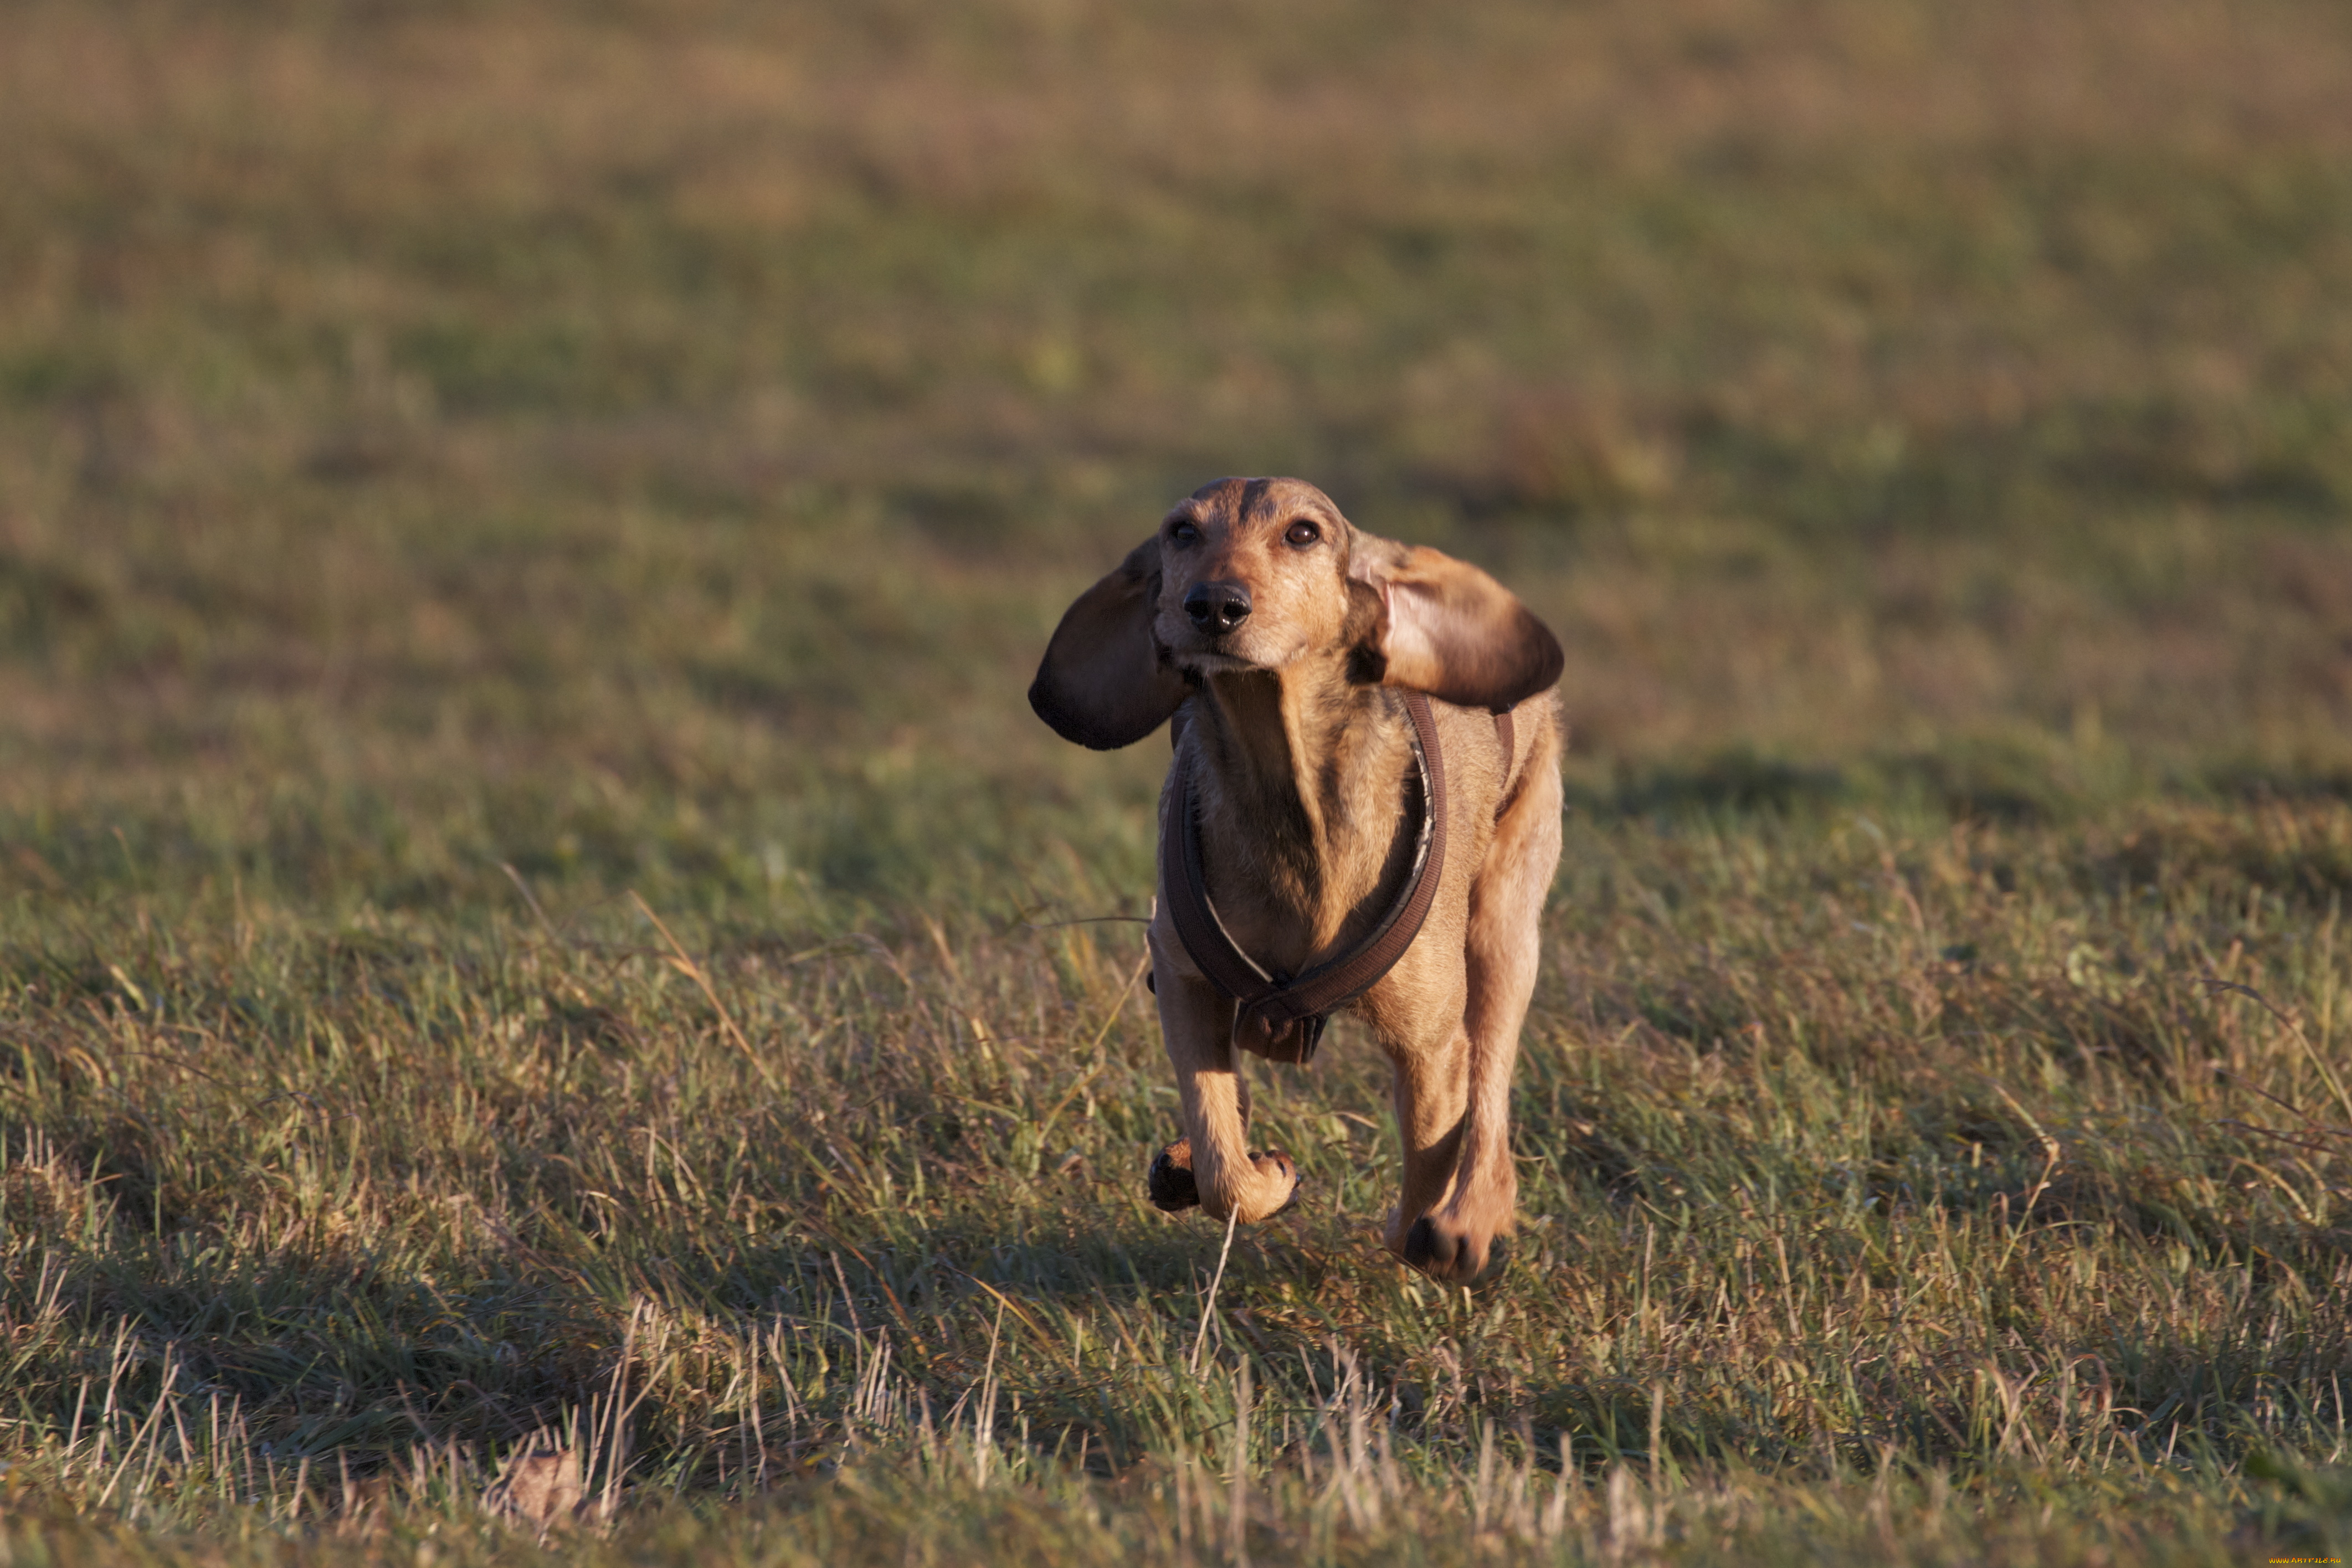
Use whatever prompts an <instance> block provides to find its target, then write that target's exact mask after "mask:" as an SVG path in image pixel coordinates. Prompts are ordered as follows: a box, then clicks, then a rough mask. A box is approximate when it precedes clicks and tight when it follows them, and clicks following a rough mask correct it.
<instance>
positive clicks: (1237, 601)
mask: <svg viewBox="0 0 2352 1568" xmlns="http://www.w3.org/2000/svg"><path fill="white" fill-rule="evenodd" d="M1249 612H1250V596H1249V590H1248V589H1246V588H1244V587H1243V586H1242V585H1241V584H1240V583H1238V582H1196V583H1194V584H1193V585H1192V592H1190V593H1188V594H1186V595H1185V596H1184V613H1185V614H1187V615H1189V616H1191V617H1192V624H1193V625H1195V626H1198V627H1199V628H1200V629H1201V630H1202V631H1203V632H1230V631H1232V630H1233V629H1234V627H1236V626H1238V625H1240V624H1241V623H1242V622H1244V621H1246V620H1248V619H1249Z"/></svg>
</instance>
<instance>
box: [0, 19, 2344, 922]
mask: <svg viewBox="0 0 2352 1568" xmlns="http://www.w3.org/2000/svg"><path fill="white" fill-rule="evenodd" d="M2347 82H2352V10H2347V8H2346V7H2344V6H2343V5H2340V4H2336V3H2335V0H2242V3H2237V4H2229V5H2223V4H2218V3H2207V0H2074V3H2072V4H2063V5H2053V4H2049V3H2046V0H2032V3H2028V0H1983V3H1979V4H1973V5H1937V4H1927V3H1913V0H1811V3H1799V0H1600V3H1595V4H1584V5H1561V4H1551V3H1544V4H1538V3H1534V0H1488V3H1486V4H1482V5H1475V6H1469V7H1445V8H1439V7H1429V6H1423V5H1407V4H1402V3H1396V4H1389V3H1385V0H1348V3H1345V4H1342V3H1339V0H1300V3H1297V4H1287V5H1279V6H1268V5H1244V4H1239V3H1231V4H1228V3H1222V0H1171V3H1158V0H1155V3H1148V4H1138V3H1124V0H1123V3H1119V4H1111V3H1108V0H1100V3H1097V0H991V3H982V4H968V5H954V6H941V5H929V4H925V5H916V4H911V3H906V4H900V3H883V4H869V5H796V4H776V3H766V0H763V3H761V4H756V5H754V4H742V5H733V4H727V3H724V0H668V3H664V4H651V3H644V4H638V3H633V0H577V3H573V4H557V3H554V0H546V3H530V0H516V3H511V4H498V5H489V4H463V3H455V0H453V3H446V4H437V3H432V0H419V3H416V4H389V3H381V4H380V3H372V0H344V3H340V4H332V3H315V4H294V3H290V0H289V3H286V4H271V3H267V0H253V3H247V4H212V5H194V4H184V5H173V4H99V3H94V0H74V3H72V4H63V3H59V4H45V3H42V0H11V3H9V4H7V5H5V6H0V890H5V889H7V888H9V887H10V885H11V884H13V887H14V890H15V891H16V892H17V893H19V894H39V893H44V892H47V893H56V892H58V891H60V890H62V889H66V888H72V889H75V890H77V891H78V892H80V893H88V894H99V895H102V894H105V893H106V892H107V891H108V890H110V889H115V890H123V889H129V890H136V891H138V892H139V893H141V894H142V895H156V896H163V895H167V894H175V893H177V894H187V895H190V896H196V895H200V894H201V895H205V896H221V897H226V896H229V895H230V894H232V893H233V894H234V895H235V896H236V897H237V898H239V899H276V900H279V901H287V902H292V903H300V904H314V905H318V906H321V907H353V906H357V905H360V904H366V905H369V906H372V907H376V908H381V909H387V910H392V909H400V908H415V909H425V908H431V909H436V910H443V911H448V910H456V911H459V912H462V911H463V910H464V909H466V908H467V907H469V906H472V905H475V904H482V903H484V902H486V901H492V900H499V899H506V898H508V897H509V883H508V879H507V876H506V873H504V872H503V871H502V870H501V869H500V868H501V865H502V863H503V864H510V865H512V866H514V867H515V868H517V870H518V871H520V873H522V874H523V875H524V876H525V877H526V878H528V879H529V880H530V883H532V884H533V885H536V886H541V887H542V888H547V889H550V890H551V893H550V896H551V897H553V896H557V895H563V896H570V895H572V894H577V895H578V896H580V897H581V898H593V897H594V896H596V895H598V894H600V893H609V892H613V891H616V890H618V889H620V888H623V887H641V888H644V889H646V892H647V894H648V895H649V896H652V897H655V898H656V901H665V900H666V901H667V902H668V903H669V904H671V905H673V906H675V905H678V904H704V905H706V906H709V907H710V908H713V909H715V908H718V907H719V906H722V905H724V906H727V907H740V906H744V905H746V904H748V905H749V906H750V907H753V908H757V909H760V910H762V911H766V912H767V914H766V915H763V916H762V917H763V918H774V919H780V920H797V921H803V922H807V923H812V924H816V925H823V924H826V923H827V922H828V921H830V920H831V919H833V918H835V916H833V915H827V914H826V913H825V911H827V910H836V909H842V908H846V907H849V906H852V905H864V906H872V905H877V904H879V905H900V906H903V905H904V904H907V903H908V902H909V901H918V902H924V901H931V900H940V899H955V900H960V901H962V902H963V903H964V904H965V905H966V906H969V907H975V908H991V909H999V910H1001V909H1004V908H1007V907H1011V906H1016V905H1027V904H1034V903H1039V902H1049V901H1051V899H1052V898H1054V897H1061V896H1068V895H1069V894H1070V890H1071V889H1074V888H1075V889H1078V890H1080V891H1081V892H1083V893H1085V894H1087V896H1092V897H1095V898H1097V900H1107V901H1109V902H1110V904H1119V905H1133V904H1138V903H1139V901H1140V899H1141V897H1142V895H1143V892H1144V890H1145V889H1146V888H1147V887H1148V867H1149V863H1150V862H1149V857H1150V833H1149V816H1150V801H1151V800H1152V797H1153V792H1154V790H1155V789H1156V781H1157V778H1158V774H1159V771H1160V767H1161V765H1162V763H1163V761H1164V752H1163V751H1162V750H1161V749H1160V747H1158V746H1157V745H1156V744H1146V745H1143V746H1139V747H1135V748H1134V749H1133V750H1132V751H1131V752H1129V753H1126V754H1121V755H1120V756H1118V757H1117V758H1098V757H1094V756H1091V755H1088V754H1086V753H1082V752H1079V751H1077V750H1076V749H1075V748H1072V747H1066V746H1065V745H1064V744H1062V743H1061V742H1059V741H1057V740H1055V738H1054V737H1052V736H1051V735H1050V734H1049V733H1048V732H1047V731H1046V730H1045V727H1043V726H1042V725H1040V724H1038V723H1037V722H1036V721H1035V720H1034V718H1033V717H1032V716H1030V715H1029V713H1028V712H1027V709H1026V706H1025V705H1024V701H1023V695H1022V694H1023V691H1024V687H1025V685H1026V683H1027V680H1028V677H1029V674H1030V672H1031V670H1032V669H1033V667H1034V661H1035V658H1036V655H1037V653H1038V651H1039V650H1040V648H1041V647H1042V645H1043V643H1044V640H1045V634H1046V632H1048V631H1049V630H1050V629H1051V627H1052V624H1053V622H1054V620H1055V617H1056V616H1057V614H1058V613H1059V612H1060V610H1061V608H1062V606H1063V605H1064V604H1065V603H1066V601H1067V600H1068V599H1069V597H1070V596H1071V595H1072V594H1074V593H1075V592H1076V591H1078V590H1079V589H1081V588H1082V587H1083V586H1084V585H1085V584H1086V583H1087V582H1088V581H1090V580H1093V578H1094V577H1095V576H1096V575H1097V574H1098V573H1099V572H1100V571H1102V570H1105V569H1106V568H1107V567H1108V565H1109V564H1111V563H1112V562H1113V561H1114V560H1116V559H1117V558H1118V555H1119V553H1120V552H1121V551H1123V550H1124V549H1126V548H1128V547H1129V545H1131V544H1132V543H1133V542H1134V541H1135V540H1136V539H1137V538H1140V537H1141V536H1142V535H1143V534H1144V532H1145V531H1147V530H1148V529H1149V528H1150V527H1151V526H1152V524H1153V522H1154V520H1155V519H1156V518H1157V517H1158V516H1159V514H1160V511H1161V510H1162V509H1163V508H1164V507H1166V506H1167V504H1168V503H1169V502H1170V501H1171V499H1173V498H1174V497H1178V496H1181V495H1182V494H1184V493H1185V492H1187V491H1189V490H1191V489H1192V488H1193V487H1194V486H1197V485H1199V484H1200V483H1202V482H1203V481H1204V480H1206V479H1208V478H1211V477H1213V476H1218V475H1221V474H1227V473H1265V472H1286V473H1293V474H1297V475H1299V476H1304V477H1307V478H1308V479H1311V480H1313V481H1315V482H1316V483H1318V484H1320V485H1322V486H1324V487H1325V488H1326V489H1328V491H1330V492H1331V494H1332V495H1333V496H1334V497H1337V498H1338V499H1339V502H1340V504H1341V505H1342V507H1344V508H1345V509H1346V510H1347V511H1348V512H1349V515H1350V516H1351V517H1353V518H1354V519H1355V521H1357V522H1358V523H1359V524H1360V525H1362V526H1364V527H1367V528H1371V529H1374V530H1376V531H1379V532H1381V533H1386V534H1390V535H1393V536H1397V537H1401V538H1409V539H1414V540H1419V541H1424V542H1428V543H1433V544H1435V545H1437V546H1439V547H1441V548H1443V549H1448V550H1451V551H1454V552H1456V553H1458V554H1461V555H1463V556H1465V557H1467V558H1469V559H1474V560H1476V561H1479V562H1480V563H1482V564H1484V565H1486V566H1487V567H1489V568H1490V569H1492V570H1495V571H1496V572H1497V573H1498V574H1499V575H1501V576H1503V577H1504V578H1505V579H1506V580H1508V581H1509V582H1511V583H1512V584H1513V585H1514V586H1515V587H1517V589H1518V590H1519V591H1521V592H1522V594H1523V595H1524V596H1525V597H1526V598H1527V599H1528V601H1530V602H1531V603H1532V604H1533V605H1534V606H1535V607H1536V608H1537V609H1538V611H1539V612H1540V613H1542V614H1543V615H1544V616H1545V617H1546V618H1547V619H1548V620H1549V621H1550V622H1551V623H1552V624H1553V625H1554V626H1555V627H1557V628H1558V629H1559V632H1560V633H1561V636H1562V640H1563V642H1564V643H1566V645H1567V647H1568V649H1569V668H1568V674H1567V678H1566V681H1565V695H1566V699H1567V704H1568V711H1569V714H1570V720H1571V723H1572V725H1573V727H1574V738H1573V742H1572V752H1571V756H1570V762H1569V770H1570V781H1571V786H1572V800H1573V806H1572V809H1573V810H1577V811H1581V812H1587V813H1594V814H1600V815H1604V816H1605V815H1608V814H1611V813H1626V812H1646V811H1654V810H1679V809H1683V808H1693V809H1698V810H1706V809H1711V808H1713V807H1715V806H1717V805H1721V806H1726V807H1732V808H1741V809H1745V808H1751V807H1756V806H1759V805H1760V806H1766V807H1778V808H1781V809H1786V810H1810V809H1812V808H1814V807H1816V806H1819V805H1822V804H1824V803H1827V804H1832V805H1836V806H1839V807H1841V808H1843V807H1845V806H1848V805H1852V804H1853V803H1855V802H1864V803H1873V804H1874V809H1875V808H1876V807H1878V806H1884V807H1885V809H1889V810H1918V811H1922V812H1926V813H1927V814H1929V815H1930V816H1934V815H1936V814H1937V813H1961V814H1973V815H1990V816H1994V817H2006V818H2037V817H2049V816H2053V815H2061V816H2063V815H2064V814H2067V813H2069V812H2075V811H2080V810H2086V809H2090V810H2095V809H2096V808H2097V807H2098V806H2099V804H2100V803H2101V802H2110V801H2116V800H2147V799H2148V798H2150V797H2151V796H2157V795H2187V796H2195V797H2210V796H2244V795H2247V794H2249V793H2251V794H2254V795H2263V794H2270V795H2289V796H2292V795H2310V794H2314V793H2323V794H2335V795H2342V794H2344V793H2346V792H2347V791H2352V739H2347V737H2352V527H2347V507H2352V442H2347V435H2352V402H2347V371H2352V287H2347V279H2352V92H2347V90H2345V84H2346V83H2347ZM1041 883H1051V884H1052V887H1053V888H1054V889H1058V890H1060V891H1059V892H1057V893H1056V892H1047V891H1040V887H1041ZM842 918H846V916H842Z"/></svg>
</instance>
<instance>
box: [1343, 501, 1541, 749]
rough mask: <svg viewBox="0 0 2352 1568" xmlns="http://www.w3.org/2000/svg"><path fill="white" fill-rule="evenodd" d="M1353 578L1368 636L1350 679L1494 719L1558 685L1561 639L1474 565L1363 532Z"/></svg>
mask: <svg viewBox="0 0 2352 1568" xmlns="http://www.w3.org/2000/svg"><path fill="white" fill-rule="evenodd" d="M1348 579H1349V593H1350V595H1351V596H1352V597H1354V598H1355V599H1356V600H1357V601H1359V603H1360V605H1361V606H1362V610H1363V613H1361V614H1360V615H1359V616H1356V617H1351V622H1353V623H1354V625H1360V627H1361V631H1362V636H1361V638H1360V641H1359V642H1358V643H1357V645H1356V655H1357V656H1356V661H1355V670H1354V672H1353V673H1354V674H1356V675H1357V677H1358V678H1359V679H1360V680H1364V681H1378V682H1380V683H1381V684H1382V685H1391V686H1411V687H1412V688H1413V689H1414V690H1416V691H1423V692H1427V693H1428V694H1429V695H1431V696H1433V697H1436V698H1439V699H1440V700H1442V701H1444V702H1449V703H1454V704H1455V705H1457V706H1462V707H1483V708H1491V709H1493V710H1494V711H1495V712H1496V713H1500V712H1502V711H1503V710H1504V709H1506V708H1509V707H1515V706H1517V705H1518V704H1520V703H1522V702H1524V701H1526V700H1527V699H1528V697H1531V696H1533V695H1536V694H1537V693H1538V692H1540V691H1548V690H1549V689H1550V688H1551V687H1552V686H1553V685H1555V684H1557V683H1558V682H1559V672H1560V667H1561V666H1562V665H1563V664H1565V663H1566V662H1567V661H1566V658H1565V656H1564V655H1563V654H1562V653H1560V651H1559V639H1558V638H1556V637H1554V636H1553V635H1552V634H1551V629H1550V628H1549V627H1548V626H1546V625H1545V624H1544V623H1543V622H1540V621H1538V620H1537V619H1536V618H1535V615H1534V613H1533V612H1531V611H1529V610H1528V607H1527V606H1526V605H1524V604H1522V603H1520V602H1519V601H1518V598H1517V595H1515V594H1514V593H1512V592H1511V591H1510V590H1509V589H1507V588H1505V587H1504V586H1503V585H1502V584H1501V583H1499V582H1496V580H1494V579H1493V578H1491V577H1488V576H1487V575H1486V573H1485V572H1483V571H1480V570H1478V569H1477V568H1476V567H1475V566H1471V565H1469V564H1467V563H1466V562H1463V561H1458V560H1455V559H1454V558H1453V557H1452V556H1449V555H1444V554H1442V553H1440V552H1439V551H1437V550H1433V549H1430V548H1429V547H1428V546H1426V545H1402V544H1399V543H1397V542H1396V541H1395V540H1393V539H1384V538H1379V537H1377V536H1375V535H1372V534H1365V533H1359V534H1358V535H1356V538H1355V542H1354V546H1353V548H1352V549H1350V551H1349V557H1348ZM1374 599H1377V601H1378V604H1377V606H1375V605H1374V604H1373V603H1372V602H1371V601H1372V600H1374ZM1351 629H1353V626H1351Z"/></svg>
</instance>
